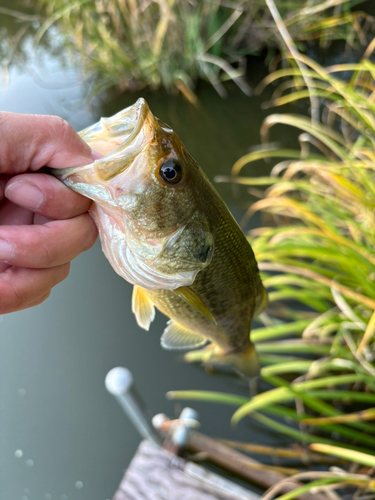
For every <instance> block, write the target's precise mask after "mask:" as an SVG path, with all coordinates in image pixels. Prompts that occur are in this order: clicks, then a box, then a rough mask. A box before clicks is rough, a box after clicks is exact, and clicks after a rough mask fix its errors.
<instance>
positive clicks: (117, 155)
mask: <svg viewBox="0 0 375 500" xmlns="http://www.w3.org/2000/svg"><path fill="white" fill-rule="evenodd" d="M148 117H151V118H152V120H151V122H153V120H154V116H153V115H152V113H151V111H150V108H149V107H148V104H147V102H146V101H145V99H143V98H142V97H141V98H139V99H138V100H137V101H136V102H135V104H133V105H132V106H129V107H128V108H126V109H124V110H122V111H120V112H119V113H116V114H115V115H113V116H111V117H109V118H101V119H100V120H99V121H98V122H97V123H95V124H94V125H91V126H90V127H88V128H86V129H84V130H82V131H81V132H79V135H80V136H81V137H82V139H83V140H84V141H85V142H86V143H87V144H88V145H89V146H90V148H91V149H92V150H94V151H96V152H97V153H99V154H101V155H103V156H102V157H101V158H99V159H97V160H95V161H94V162H93V163H90V164H88V165H81V166H76V167H66V168H63V169H48V172H49V173H51V174H52V175H54V176H55V177H57V178H58V179H60V180H62V181H64V180H65V179H66V178H67V177H69V176H71V175H73V174H79V175H80V176H82V175H83V176H84V175H85V172H87V173H89V172H91V173H92V171H93V170H94V171H95V172H96V174H97V176H98V178H99V179H100V180H102V181H103V180H110V179H112V178H113V177H115V176H116V175H118V174H119V173H121V172H123V171H124V170H126V168H127V167H128V166H129V164H130V162H131V160H132V159H133V158H134V157H135V156H136V154H138V152H139V150H140V148H141V147H142V144H144V142H145V140H144V136H145V135H146V131H145V133H143V134H142V129H143V128H144V125H145V122H146V120H147V118H148Z"/></svg>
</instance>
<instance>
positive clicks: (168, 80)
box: [0, 0, 374, 101]
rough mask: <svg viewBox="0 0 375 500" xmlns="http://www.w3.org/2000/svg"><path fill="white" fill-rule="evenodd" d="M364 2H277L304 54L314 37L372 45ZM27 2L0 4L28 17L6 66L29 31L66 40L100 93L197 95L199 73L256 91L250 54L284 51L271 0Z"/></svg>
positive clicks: (219, 83)
mask: <svg viewBox="0 0 375 500" xmlns="http://www.w3.org/2000/svg"><path fill="white" fill-rule="evenodd" d="M363 3H364V2H363V1H361V0H326V1H323V2H322V1H321V0H295V1H293V0H289V1H279V2H277V5H278V9H279V11H280V14H281V16H282V18H283V20H284V23H285V25H286V26H287V28H288V30H289V32H290V35H291V36H292V38H293V40H294V41H295V43H296V44H297V46H298V49H299V50H300V51H302V52H305V51H306V50H308V47H309V46H310V44H311V43H313V44H315V43H317V44H318V45H320V47H327V46H328V45H329V43H330V42H332V41H334V40H345V43H346V44H347V46H351V47H357V46H358V45H360V44H362V45H364V44H366V42H367V40H368V37H369V33H370V32H371V31H372V30H373V28H374V23H373V18H372V17H371V16H369V15H368V14H367V13H366V12H365V11H362V10H361V5H360V4H363ZM28 5H29V8H31V7H33V9H35V8H36V11H37V12H39V15H37V16H36V15H35V14H32V15H31V14H28V13H27V12H28V8H27V6H24V7H23V8H22V12H17V11H14V10H12V9H11V8H8V9H7V8H0V13H1V14H3V15H11V16H16V17H17V16H18V19H19V21H20V29H19V30H18V31H17V32H16V33H13V34H11V36H9V35H10V34H8V36H7V37H4V36H2V37H1V39H2V42H1V44H0V50H1V52H2V55H3V57H2V60H3V65H4V61H5V63H7V62H8V61H10V60H11V59H12V57H14V55H15V50H14V47H16V46H18V45H20V43H21V41H22V38H23V37H25V36H26V35H27V34H30V33H32V35H33V37H34V43H35V44H38V43H41V41H43V43H47V44H50V45H52V46H54V45H56V41H57V40H58V41H59V42H61V43H63V44H64V45H65V49H68V50H69V57H70V58H72V57H73V58H74V59H75V60H76V64H77V66H79V67H80V68H82V70H83V71H84V73H85V75H86V76H89V77H90V78H91V80H92V84H93V85H92V90H93V91H94V92H95V93H97V92H100V91H101V90H104V89H106V88H108V87H113V86H116V87H117V88H118V89H119V90H120V91H122V90H139V89H143V88H145V87H149V88H151V89H157V88H159V87H164V88H165V89H167V90H168V91H171V90H173V89H179V90H180V91H181V92H183V93H184V94H185V96H186V97H188V98H189V99H190V100H192V101H195V97H194V94H193V91H194V88H195V86H196V84H197V81H198V80H199V79H202V80H206V81H209V82H210V83H211V84H212V85H213V86H214V87H215V89H216V90H217V92H219V94H220V95H222V96H225V95H226V89H225V86H224V85H223V82H224V81H225V80H228V79H230V80H233V81H234V82H235V83H237V85H238V86H239V87H240V88H241V89H242V90H243V91H244V92H245V93H247V94H250V92H251V89H250V87H249V86H248V84H247V83H246V79H245V76H246V72H247V71H251V68H247V67H246V56H249V55H251V54H252V55H254V54H260V53H262V54H263V57H266V58H267V59H268V60H269V61H271V60H273V59H274V56H275V55H276V54H277V53H279V52H280V51H284V44H283V42H282V41H281V38H280V36H279V34H278V30H277V27H276V26H275V23H274V22H273V19H272V16H271V15H270V12H269V9H268V7H267V5H266V1H265V0H252V1H249V0H242V1H227V0H209V1H208V0H206V1H200V0H95V1H92V0H76V1H71V0H48V1H47V0H37V1H36V2H35V0H31V2H29V4H28ZM12 7H13V9H14V6H12ZM33 12H35V10H34V11H33ZM54 28H58V31H56V30H55V29H54ZM5 43H6V44H7V49H6V48H5V46H4V44H5ZM5 52H7V57H4V55H5ZM21 52H22V51H21ZM274 63H275V64H276V63H277V59H276V60H274Z"/></svg>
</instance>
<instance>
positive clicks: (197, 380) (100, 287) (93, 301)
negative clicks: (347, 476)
mask: <svg viewBox="0 0 375 500" xmlns="http://www.w3.org/2000/svg"><path fill="white" fill-rule="evenodd" d="M13 22H14V21H12V20H11V19H10V18H9V19H8V20H7V21H6V23H8V26H10V28H12V29H14V26H13V24H12V23H13ZM1 24H2V25H5V17H4V18H3V19H2V21H1ZM25 54H26V55H25V57H26V59H25V61H26V62H25V63H24V64H22V65H19V66H18V67H15V68H14V69H13V70H11V71H10V74H9V81H8V83H7V84H6V85H4V84H3V86H2V87H1V92H0V109H1V110H7V111H13V112H18V113H38V114H44V113H45V114H52V113H53V114H58V115H60V116H63V117H64V118H65V119H67V120H68V121H69V122H70V123H71V124H72V125H73V126H74V127H75V128H76V129H77V130H79V129H81V128H84V127H86V126H87V125H89V124H90V123H92V122H93V121H96V120H97V119H98V118H99V117H100V116H108V115H111V114H113V113H115V112H117V111H119V110H120V109H122V108H124V107H126V106H128V105H130V104H132V103H133V102H135V100H136V99H137V98H138V97H139V95H135V94H123V95H120V96H117V97H114V96H110V95H109V96H107V99H106V100H104V101H103V102H100V103H98V102H96V103H95V105H93V103H91V102H90V101H88V100H87V99H85V98H84V87H83V86H82V84H81V83H80V80H79V77H78V75H77V74H76V73H75V72H74V71H73V70H72V69H69V68H67V67H62V65H61V63H60V61H59V60H58V59H57V58H56V57H55V56H53V55H51V53H49V52H43V55H42V57H41V58H38V59H36V58H35V57H34V56H33V51H32V49H31V45H27V44H26V45H25ZM253 64H254V67H253V72H254V81H255V82H258V81H259V80H260V75H261V74H262V73H263V72H264V68H263V67H262V65H261V64H260V63H259V62H257V61H256V60H254V63H253ZM197 93H198V97H199V99H200V102H201V107H200V109H196V108H194V107H193V106H192V105H190V104H189V103H188V102H186V101H185V100H184V99H183V98H181V97H180V96H168V95H167V94H165V93H164V92H158V93H154V94H152V93H143V94H142V95H143V96H144V97H145V98H146V99H147V101H148V103H149V105H150V108H151V109H152V111H153V112H154V114H155V115H157V116H158V117H159V118H161V119H162V120H164V121H165V122H167V123H168V124H170V125H171V126H172V127H173V128H174V129H175V130H176V131H177V132H178V134H179V135H180V137H181V138H182V140H183V141H184V142H185V144H186V145H187V147H188V149H189V150H190V152H191V153H192V155H193V156H194V157H195V159H196V160H197V161H198V162H199V163H200V164H201V165H202V167H203V168H204V170H205V171H206V173H207V174H208V175H209V177H210V178H211V179H213V177H214V176H215V175H217V174H228V173H229V170H230V168H231V166H232V164H233V163H234V161H235V160H237V159H238V158H239V157H240V156H241V155H242V154H244V153H246V152H247V151H248V149H249V147H251V146H252V145H256V144H258V143H259V128H260V124H261V122H262V120H263V118H264V117H265V115H266V114H265V112H264V111H262V109H261V100H262V99H264V97H262V99H261V98H259V97H256V96H255V97H251V98H248V97H246V96H245V95H243V94H242V93H241V92H239V91H238V90H237V89H236V88H235V87H234V86H229V97H228V98H227V99H226V100H222V99H221V98H220V97H219V96H218V95H217V94H216V93H215V91H214V90H213V89H212V88H210V87H209V86H207V85H202V86H201V87H200V88H199V89H198V92H197ZM264 168H265V167H264V166H263V165H262V164H259V165H258V167H257V173H258V174H260V173H262V169H264ZM217 187H218V190H219V192H220V194H221V195H222V196H223V197H224V199H225V200H226V201H227V203H228V205H229V207H230V208H231V210H232V212H233V213H234V214H235V215H236V216H237V217H240V216H241V214H243V211H244V208H245V207H246V206H247V204H248V202H249V200H250V196H249V195H247V194H246V191H244V192H243V193H242V194H245V196H242V197H241V198H238V193H237V192H233V190H232V189H231V188H230V186H228V185H224V184H220V185H218V186H217ZM131 294H132V287H131V285H129V284H128V283H126V282H125V281H124V280H122V279H121V278H120V277H119V276H117V275H116V274H115V273H114V271H113V270H112V269H111V267H110V265H109V264H108V262H107V261H106V259H105V258H104V256H103V254H102V252H101V249H100V245H99V243H97V244H96V245H95V246H94V248H93V249H91V250H90V251H88V252H86V253H84V254H82V255H80V256H79V257H78V258H77V259H76V260H75V261H74V262H73V263H72V268H71V272H70V275H69V277H68V279H66V280H65V281H64V282H63V283H61V284H60V285H59V286H57V287H56V288H55V289H54V290H53V292H52V294H51V296H50V298H49V299H48V300H47V301H46V302H45V303H43V304H41V305H39V306H38V307H36V308H32V309H28V310H25V311H22V312H17V313H13V314H9V315H6V316H4V317H3V318H2V319H3V321H2V323H1V325H0V425H1V427H0V499H4V500H5V499H8V500H16V499H20V498H24V499H26V498H27V499H28V500H37V499H40V498H49V499H61V500H81V499H82V500H83V499H90V500H104V499H107V498H111V497H112V495H113V493H114V492H115V490H116V488H117V486H118V484H119V482H120V479H121V477H122V475H123V471H124V469H125V468H126V467H127V465H128V464H129V461H130V460H131V458H132V456H133V454H134V452H135V450H136V448H137V446H138V444H139V441H140V437H139V436H138V434H137V433H136V431H135V430H134V428H133V427H132V426H131V424H130V423H129V421H128V420H127V418H126V416H125V415H124V414H123V413H122V410H121V409H120V407H119V405H118V404H117V403H116V401H115V400H114V399H113V397H112V396H110V395H109V394H108V393H107V392H106V390H105V388H104V378H105V375H106V374H107V372H108V371H109V370H110V369H111V368H113V367H115V366H125V367H127V368H129V369H130V370H131V372H132V373H133V376H134V379H135V381H136V385H137V387H138V390H139V392H140V393H141V395H142V397H143V399H144V400H145V401H146V402H147V406H148V409H149V411H150V413H151V414H156V413H159V412H163V413H166V414H168V415H169V416H171V417H173V416H175V415H176V414H178V412H179V410H180V408H181V404H180V403H179V402H177V403H175V402H171V401H167V400H166V399H165V393H166V392H167V391H169V390H181V389H202V390H213V391H223V392H232V393H238V394H245V395H247V394H248V387H247V386H246V384H245V383H244V382H242V381H241V380H239V379H237V378H235V377H223V376H220V377H219V376H212V375H209V374H207V373H206V372H205V371H204V370H203V369H202V368H200V367H197V366H191V365H187V364H184V363H182V362H181V361H180V360H179V356H178V354H176V353H174V352H169V351H164V350H162V349H161V348H160V345H159V338H160V335H161V333H162V331H163V329H164V327H165V322H166V319H165V317H163V316H162V315H161V314H157V317H156V319H155V321H154V323H153V324H152V328H151V331H150V332H145V331H143V330H141V329H140V328H139V327H138V326H137V324H136V322H135V319H134V316H133V314H132V312H131ZM188 404H189V405H191V406H193V407H194V408H195V409H197V410H198V412H199V413H200V421H201V424H202V426H201V430H202V432H204V433H206V434H209V435H211V436H220V437H221V438H228V439H237V440H240V439H242V440H247V441H251V442H254V443H269V444H271V445H273V446H278V445H280V444H281V441H280V438H279V437H277V436H275V435H272V434H270V433H267V432H265V431H264V429H261V428H260V427H259V426H258V424H256V423H254V422H252V423H251V424H250V425H249V424H246V423H244V422H242V423H241V424H240V426H239V428H238V429H231V428H230V425H229V420H230V417H231V415H232V413H233V411H234V408H230V407H227V406H221V405H220V406H218V405H212V404H204V403H198V402H194V403H190V402H189V403H188Z"/></svg>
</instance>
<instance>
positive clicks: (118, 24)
mask: <svg viewBox="0 0 375 500" xmlns="http://www.w3.org/2000/svg"><path fill="white" fill-rule="evenodd" d="M270 3H271V2H269V1H267V0H254V1H229V0H228V1H225V0H217V1H198V0H188V1H186V0H96V1H95V2H94V1H89V0H78V1H68V0H51V1H46V0H39V1H38V2H37V3H36V4H35V3H33V8H35V6H36V7H37V12H38V14H35V12H34V11H33V13H30V12H28V11H27V8H26V9H25V10H24V12H23V13H21V12H20V11H18V10H17V11H14V10H12V9H11V8H10V7H9V6H8V7H6V8H5V7H1V8H0V13H2V14H3V15H10V16H13V17H16V18H17V19H18V20H19V27H18V28H17V29H16V30H14V32H13V33H7V38H5V36H2V37H1V42H0V51H1V54H0V56H1V59H2V64H3V66H4V67H6V66H7V65H9V64H11V62H14V63H17V62H21V61H22V57H23V56H22V47H23V45H22V44H23V41H24V40H25V39H26V38H27V37H30V36H31V37H32V40H33V44H34V46H35V45H37V44H46V45H48V46H49V47H51V48H52V49H53V50H55V51H56V52H60V51H61V47H65V48H66V51H64V54H69V57H71V58H73V59H74V60H75V61H76V65H77V67H81V68H82V72H83V74H84V75H86V78H88V80H89V81H90V82H91V90H93V91H94V92H101V91H103V90H105V89H108V88H110V87H115V88H116V89H117V92H122V91H125V90H126V91H132V90H140V89H146V88H147V89H151V90H152V89H155V90H156V89H158V88H160V87H163V88H165V89H166V90H167V91H169V92H174V91H180V92H182V93H183V94H184V95H185V97H187V99H188V100H189V101H190V102H192V103H194V104H196V103H197V98H196V95H195V93H194V91H195V88H196V85H197V83H198V82H199V81H200V80H205V81H208V82H209V83H210V84H212V86H213V87H214V88H215V89H216V91H217V92H218V93H219V94H220V95H221V96H223V97H224V96H225V95H226V92H227V89H226V81H227V80H232V81H233V82H235V83H236V84H237V85H238V86H239V87H240V89H241V90H242V91H243V92H245V93H246V94H250V93H251V92H252V89H250V87H249V85H248V83H247V80H246V76H247V75H248V74H249V72H251V67H249V65H248V63H249V56H251V55H254V54H256V55H260V56H261V57H262V58H263V59H264V60H265V61H266V62H267V63H268V64H269V68H270V75H269V76H268V77H267V78H266V79H265V80H264V81H263V82H262V83H261V84H260V85H259V87H258V88H257V89H255V92H256V93H258V91H259V92H260V91H261V90H262V89H263V88H264V87H266V86H267V87H269V86H270V87H272V88H273V96H272V98H271V101H269V102H268V103H264V105H265V106H266V107H274V106H282V105H285V104H288V105H290V104H296V110H298V113H301V110H303V112H304V114H301V115H299V114H293V115H292V114H283V113H279V114H271V115H270V116H268V118H267V119H266V120H265V122H264V123H263V125H262V127H261V135H262V138H263V144H262V145H261V146H260V147H259V149H257V150H254V151H251V152H250V153H249V154H247V155H245V156H244V157H242V158H240V159H239V160H238V161H237V162H236V164H235V165H234V166H233V169H232V172H231V174H230V175H228V176H227V177H225V178H223V177H220V178H218V179H217V181H218V182H230V183H231V184H232V185H233V186H234V187H239V188H241V186H242V191H241V193H242V194H243V196H244V197H246V199H249V205H250V199H254V197H255V198H258V201H256V202H255V203H253V204H251V206H250V208H249V210H248V212H247V213H246V215H245V218H244V221H243V224H244V227H246V222H247V220H248V218H249V217H250V216H251V215H253V214H254V213H255V212H259V211H260V212H262V214H263V221H264V227H261V228H257V229H254V230H252V231H251V232H250V233H249V235H248V236H249V241H250V242H251V244H252V246H253V248H254V251H255V253H256V256H257V260H258V262H259V267H260V270H261V272H262V278H263V281H264V284H265V286H266V287H267V289H268V292H269V298H270V304H269V307H268V308H267V311H266V313H263V314H262V315H261V316H260V318H259V319H258V320H257V321H258V322H257V325H256V327H255V328H254V329H253V331H252V334H251V338H252V340H253V341H254V342H255V343H256V346H257V351H258V353H259V355H260V360H261V363H262V366H263V368H262V375H261V379H262V380H261V385H260V388H261V390H262V392H260V393H259V394H257V395H254V396H253V397H250V398H245V397H242V396H237V395H234V394H222V393H212V392H211V393H209V392H199V391H185V392H177V391H175V392H172V393H170V394H169V396H170V397H171V398H174V399H200V400H206V401H210V402H217V403H225V404H230V405H233V406H234V407H237V410H236V411H235V413H234V415H233V422H234V423H237V422H239V421H240V420H241V419H243V418H245V417H246V418H251V419H253V420H255V421H256V422H258V423H261V424H262V425H264V426H267V427H269V428H270V429H271V430H272V431H273V432H276V433H280V434H284V435H287V436H289V437H290V438H292V439H293V440H294V441H295V443H296V445H295V447H294V448H292V449H289V450H285V449H284V450H270V449H269V448H267V449H266V448H262V449H261V450H260V447H259V446H258V448H256V447H254V446H252V445H251V444H249V443H246V444H244V443H231V445H233V446H236V447H238V448H241V449H243V450H246V451H249V452H250V453H263V454H266V455H271V456H272V457H273V458H275V460H278V461H282V460H283V457H284V458H287V459H288V460H289V459H290V458H292V459H293V460H295V461H297V463H298V467H301V471H300V472H299V474H298V479H300V480H303V481H306V482H307V484H306V485H305V486H304V488H305V490H309V489H313V488H315V490H314V491H317V490H316V488H319V489H320V490H323V491H325V492H326V493H327V494H329V498H331V499H332V500H338V499H342V498H350V499H351V498H354V497H355V498H358V499H359V498H363V499H365V498H366V499H370V498H372V499H373V498H375V483H374V479H373V471H374V468H375V452H374V450H375V426H374V422H373V421H374V420H375V382H374V381H375V378H374V375H375V338H374V332H375V312H374V310H375V255H374V247H375V220H374V209H375V182H374V168H373V165H374V162H375V154H374V150H375V118H374V116H375V114H374V112H375V93H374V92H375V86H374V75H375V65H374V63H373V59H374V58H373V53H374V49H375V42H374V39H373V36H374V19H373V17H372V16H371V15H370V14H371V8H372V9H373V8H374V6H373V4H372V3H371V2H370V3H369V2H361V1H355V0H353V1H350V0H347V1H346V0H326V1H321V0H306V1H297V0H296V1H293V0H289V1H281V0H280V1H278V2H277V8H278V10H279V13H280V16H281V19H282V21H283V27H284V28H285V29H286V30H287V32H288V33H289V35H290V36H291V39H292V40H293V44H294V45H295V48H296V49H297V50H298V52H297V54H294V55H293V57H291V55H290V53H289V50H290V47H288V46H287V44H285V41H284V38H283V37H282V36H281V35H280V26H279V27H278V26H277V25H276V23H275V22H274V19H273V17H272V15H271V13H270V11H269V8H268V6H267V4H270ZM272 3H273V2H272ZM361 9H362V10H361ZM373 13H374V12H373ZM0 26H1V21H0ZM0 29H1V30H2V33H3V35H4V29H5V28H4V27H1V28H0ZM337 43H339V44H340V45H339V47H340V48H339V50H337V46H336V49H335V51H332V52H328V51H327V50H326V49H327V47H330V46H332V45H334V44H337ZM331 44H332V45H331ZM17 48H21V50H18V49H17ZM25 50H26V49H25ZM306 54H307V55H309V56H310V58H309V57H307V56H306ZM327 54H330V57H328V56H327ZM311 56H313V58H312V57H311ZM313 59H319V61H320V63H321V64H319V63H318V62H316V61H314V60H313ZM326 59H329V60H330V61H332V59H333V60H334V61H335V64H334V65H332V64H331V65H330V66H329V67H325V68H324V67H323V64H324V63H325V60H326ZM300 103H302V105H300ZM309 105H310V108H311V109H315V111H316V113H315V116H314V119H310V118H309V117H308V116H307V113H306V111H307V109H308V106H309ZM280 125H282V126H284V127H293V128H295V129H297V130H298V131H299V133H300V135H299V148H297V149H283V148H282V147H278V145H274V144H272V142H270V134H271V129H272V128H273V127H275V126H280ZM286 134H288V132H286ZM263 161H265V162H266V166H267V169H268V170H269V169H270V168H272V167H273V168H272V171H271V174H270V175H269V176H268V175H267V176H264V177H263V176H262V177H256V176H254V175H252V171H251V166H252V165H253V164H254V163H255V164H257V165H258V164H259V162H263ZM275 161H276V164H275ZM250 197H252V198H250ZM199 356H200V354H198V353H194V352H192V353H189V354H187V355H186V359H187V360H188V361H199ZM326 454H329V455H331V456H334V457H337V462H336V468H333V469H330V470H327V469H326V468H325V470H324V471H322V470H321V469H322V465H323V466H324V464H325V463H326V462H325V460H326V459H325V458H324V457H325V455H326ZM316 464H318V466H316ZM303 467H307V468H310V471H309V472H306V471H303V472H302V469H303ZM323 468H324V467H323ZM298 493H300V492H299V491H295V492H293V493H289V494H288V495H283V496H281V497H279V498H282V499H283V500H288V499H291V498H294V497H295V496H297V495H298ZM275 495H277V488H276V489H275V490H274V491H272V492H270V493H269V494H268V496H266V497H265V498H267V499H268V498H272V497H274V496H275Z"/></svg>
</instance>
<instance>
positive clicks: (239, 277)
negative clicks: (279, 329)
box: [51, 98, 267, 378]
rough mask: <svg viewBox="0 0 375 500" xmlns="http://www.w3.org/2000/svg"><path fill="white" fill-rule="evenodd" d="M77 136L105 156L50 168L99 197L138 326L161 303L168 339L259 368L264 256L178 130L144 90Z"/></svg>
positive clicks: (108, 250) (99, 212)
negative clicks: (256, 319)
mask: <svg viewBox="0 0 375 500" xmlns="http://www.w3.org/2000/svg"><path fill="white" fill-rule="evenodd" d="M79 135H80V136H81V137H82V139H84V141H86V143H87V144H88V145H89V146H90V147H91V149H92V150H94V151H96V152H97V153H100V154H101V155H103V156H102V157H100V158H99V159H97V160H95V161H93V163H92V164H89V165H84V166H79V167H67V168H65V169H60V170H52V172H51V173H52V174H53V175H55V176H56V177H58V178H59V179H60V180H61V181H62V182H64V184H65V185H66V186H68V187H69V188H71V189H73V190H74V191H76V192H78V193H80V194H81V195H83V196H86V197H87V198H90V199H91V200H93V203H92V205H91V209H90V214H91V216H92V217H93V219H94V221H95V223H96V225H97V227H98V230H99V236H100V240H101V245H102V250H103V252H104V254H105V255H106V257H107V259H108V260H109V262H110V264H111V265H112V267H113V269H114V270H115V271H116V273H117V274H119V275H120V276H121V277H123V278H124V279H125V280H127V281H128V282H129V283H131V284H133V285H134V288H133V296H132V311H133V313H134V314H135V317H136V320H137V323H138V325H139V326H140V327H141V328H143V329H145V330H149V328H150V325H151V323H152V321H153V320H154V318H155V308H157V309H158V310H159V311H161V312H162V313H163V314H165V315H166V316H167V317H168V318H169V320H168V322H167V326H166V329H165V330H164V332H163V334H162V336H161V345H162V347H164V348H166V349H197V348H199V347H201V348H202V349H201V354H202V356H201V359H202V360H203V361H204V363H205V364H206V365H211V366H214V367H215V366H224V365H229V366H230V367H231V368H233V369H234V370H235V371H236V372H238V373H239V374H240V375H242V376H244V377H247V378H252V377H254V376H257V375H258V374H259V370H260V365H259V361H258V358H257V354H256V351H255V348H254V345H253V344H252V342H251V340H250V330H251V322H252V318H253V316H255V315H257V314H259V313H260V312H261V311H262V310H263V309H264V308H265V306H266V304H267V293H266V290H265V288H264V286H263V284H262V282H261V279H260V276H259V270H258V265H257V262H256V259H255V256H254V253H253V250H252V248H251V246H250V244H249V242H248V241H247V239H246V237H245V235H244V234H243V232H242V230H241V229H240V227H239V225H238V224H237V222H236V220H235V219H234V217H233V216H232V214H231V213H230V211H229V209H228V208H227V206H226V205H225V203H224V201H223V200H222V199H221V197H220V196H219V194H218V193H217V191H216V190H215V188H214V187H213V185H212V184H211V183H210V181H209V180H208V178H207V176H206V175H205V173H204V172H203V170H202V169H201V168H200V166H199V165H198V164H197V162H196V161H195V160H194V159H193V157H192V156H191V155H190V153H189V152H188V150H187V149H186V147H185V146H184V144H183V143H182V141H181V140H180V138H179V137H178V135H177V134H176V133H175V132H174V131H173V130H172V129H171V127H169V125H167V124H166V123H164V122H163V121H162V120H160V119H158V118H156V117H155V116H154V115H153V114H152V112H151V111H150V108H149V106H148V104H147V103H146V101H145V100H144V99H143V98H140V99H138V100H137V102H136V103H135V104H134V105H132V106H130V107H128V108H126V109H124V110H122V111H120V112H118V113H116V114H115V115H113V116H112V117H110V118H101V119H100V121H99V122H97V123H95V124H94V125H92V126H90V127H88V128H86V129H84V130H83V131H81V132H80V133H79Z"/></svg>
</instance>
